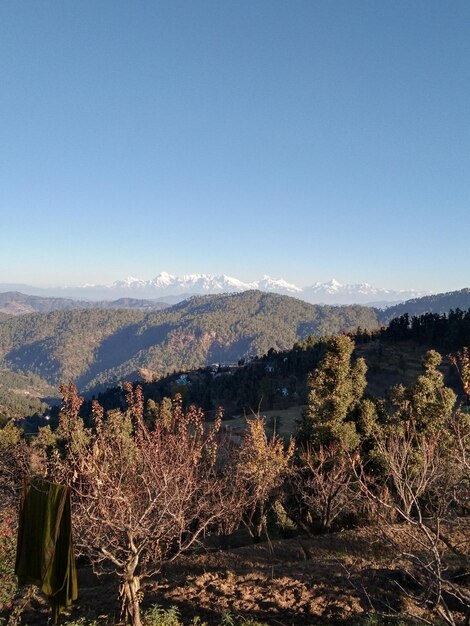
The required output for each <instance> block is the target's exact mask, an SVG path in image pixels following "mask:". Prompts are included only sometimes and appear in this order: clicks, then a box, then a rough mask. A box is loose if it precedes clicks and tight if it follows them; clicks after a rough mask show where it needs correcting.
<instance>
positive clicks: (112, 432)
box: [53, 385, 241, 626]
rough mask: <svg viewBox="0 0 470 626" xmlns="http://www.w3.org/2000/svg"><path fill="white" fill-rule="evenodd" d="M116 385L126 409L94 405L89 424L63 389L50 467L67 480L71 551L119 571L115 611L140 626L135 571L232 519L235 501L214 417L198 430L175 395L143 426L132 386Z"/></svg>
mask: <svg viewBox="0 0 470 626" xmlns="http://www.w3.org/2000/svg"><path fill="white" fill-rule="evenodd" d="M126 390H127V396H128V404H129V407H130V408H129V410H128V411H127V412H121V411H113V412H110V413H109V414H108V415H107V416H106V417H104V416H103V409H102V408H101V407H100V406H99V405H98V404H97V403H94V405H93V422H94V428H93V430H92V429H86V428H84V426H83V423H82V422H81V420H80V418H79V417H78V409H79V407H80V399H79V398H78V396H77V394H76V390H74V389H73V388H70V387H69V388H67V389H65V391H66V394H65V403H64V406H63V410H62V413H61V418H60V420H61V425H60V429H59V431H60V433H61V435H62V437H63V445H64V451H63V454H62V455H60V453H59V452H56V454H55V457H54V462H53V473H54V475H55V476H57V477H60V478H61V479H62V480H63V481H65V482H66V483H68V484H69V485H70V486H71V488H72V501H73V516H74V524H75V529H76V536H77V547H78V549H79V550H80V552H81V553H84V554H86V555H88V556H89V558H90V559H91V561H92V564H93V566H94V568H95V571H97V572H105V571H111V572H114V573H116V574H117V575H118V576H119V579H120V598H121V607H122V612H123V616H124V618H125V619H126V620H128V621H131V623H132V624H133V625H134V626H140V624H141V619H140V608H139V603H140V600H141V581H142V579H143V578H144V577H147V576H150V575H153V574H155V573H157V572H158V571H159V570H160V568H161V565H162V563H163V562H164V561H165V560H172V559H174V558H176V557H177V556H178V555H179V554H180V553H181V552H183V551H185V550H188V549H189V548H191V546H193V545H194V544H195V542H197V541H198V539H199V538H201V536H202V535H203V534H204V533H205V532H209V531H212V530H217V528H218V527H219V525H220V523H221V522H222V521H223V520H224V519H225V518H226V517H227V516H232V517H233V515H234V508H236V506H237V500H236V498H235V497H230V493H232V492H233V483H232V481H231V480H230V477H229V476H227V474H226V473H225V472H224V471H223V469H221V468H220V466H219V465H218V463H217V460H218V448H219V442H218V437H217V434H218V431H219V427H220V415H219V417H218V418H217V419H216V421H215V423H214V424H213V426H212V427H211V428H206V427H205V424H204V421H203V413H202V411H200V410H198V409H196V408H195V407H191V408H190V409H189V410H188V411H183V409H182V406H181V398H179V397H176V398H175V400H174V401H173V402H172V404H171V407H168V406H167V405H168V403H167V404H165V406H163V405H161V407H160V412H161V415H160V416H159V417H158V419H157V420H156V422H155V426H154V428H153V430H150V429H149V428H148V427H147V426H146V424H145V423H144V420H143V417H142V413H143V402H142V393H141V390H140V388H139V387H137V389H136V390H135V391H134V390H133V389H132V387H131V386H130V385H127V387H126ZM240 502H241V500H240Z"/></svg>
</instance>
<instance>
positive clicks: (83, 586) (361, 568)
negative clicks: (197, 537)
mask: <svg viewBox="0 0 470 626" xmlns="http://www.w3.org/2000/svg"><path fill="white" fill-rule="evenodd" d="M450 530H451V532H452V536H453V539H454V540H456V541H457V542H458V543H459V547H460V549H461V550H462V551H464V552H466V554H467V555H468V554H470V518H465V519H463V520H460V521H459V523H457V524H455V525H454V527H453V528H452V529H450ZM379 535H380V532H379V530H378V529H377V528H375V529H374V528H364V529H358V530H351V531H343V532H341V533H336V534H330V535H318V536H316V537H305V536H303V537H297V538H292V539H283V540H276V541H273V542H271V543H260V544H257V545H245V546H241V547H238V548H233V549H226V550H222V549H216V548H214V547H213V545H212V547H211V548H210V549H209V548H207V549H205V550H201V551H200V552H199V553H196V554H191V555H187V556H183V557H180V558H179V559H178V560H177V561H175V562H174V563H171V564H168V565H166V566H165V568H164V570H163V571H162V573H161V575H160V576H159V577H158V578H155V579H153V580H151V581H148V582H147V583H146V584H145V586H144V592H145V593H144V600H143V608H144V609H145V608H146V607H149V606H152V605H153V604H155V603H157V604H159V605H161V606H164V607H169V606H171V605H175V606H177V607H178V609H179V611H180V613H181V615H182V616H183V619H184V621H185V620H188V622H189V621H190V620H191V619H192V618H193V617H194V616H196V615H198V616H200V618H201V619H203V620H206V621H207V622H208V623H209V624H219V623H220V618H221V615H222V614H224V613H225V612H230V613H231V614H232V615H234V616H237V617H239V618H252V619H257V620H259V621H261V622H263V623H266V624H269V625H272V626H294V625H295V626H307V625H314V624H318V625H323V624H330V625H333V624H350V625H353V624H360V623H361V621H362V619H363V618H364V617H365V616H366V615H368V614H371V613H374V612H376V611H377V612H380V613H385V614H386V613H390V612H394V611H396V612H399V613H403V614H404V615H406V614H412V615H421V616H423V615H424V612H423V610H422V609H418V608H417V607H416V606H414V605H413V604H412V603H411V602H410V600H409V599H408V598H407V596H406V594H404V593H403V592H402V591H401V589H400V586H401V585H403V586H406V585H407V584H409V581H407V580H406V575H405V574H404V573H403V568H402V567H401V565H402V564H401V563H400V560H399V559H397V558H394V555H393V554H392V553H391V551H390V549H389V548H388V547H387V545H386V544H385V543H384V542H383V541H382V540H381V539H379ZM396 538H397V539H399V540H400V541H403V542H404V544H405V542H406V538H405V537H404V536H403V533H402V531H401V530H400V528H399V527H397V531H396ZM464 566H465V564H464V563H462V562H458V561H455V560H452V558H449V567H451V568H454V569H455V570H456V571H462V568H463V567H464ZM467 566H468V560H467ZM467 569H468V567H467ZM79 579H80V580H79V582H80V597H79V600H78V601H77V602H76V604H75V606H74V607H73V609H72V610H71V613H70V616H69V618H68V619H77V618H78V617H80V616H82V615H85V614H87V615H92V616H95V617H96V616H98V615H103V614H105V615H110V616H114V617H115V618H116V619H118V617H119V616H118V610H117V596H116V589H117V586H116V581H115V580H113V579H112V578H110V577H106V578H104V577H102V578H99V579H97V578H96V577H95V576H93V574H92V573H91V571H90V569H89V568H81V569H80V572H79ZM468 582H469V583H470V577H469V579H468ZM45 617H46V607H45V606H44V603H42V602H39V603H38V602H36V603H35V605H34V606H33V607H32V609H31V610H30V611H28V612H27V613H26V614H25V616H24V618H23V623H25V624H26V623H27V624H29V626H33V625H34V624H44V623H45ZM461 618H462V623H463V619H464V616H463V615H462V616H461ZM61 621H64V620H63V619H62V620H61ZM431 623H434V622H432V621H431ZM436 623H437V622H436Z"/></svg>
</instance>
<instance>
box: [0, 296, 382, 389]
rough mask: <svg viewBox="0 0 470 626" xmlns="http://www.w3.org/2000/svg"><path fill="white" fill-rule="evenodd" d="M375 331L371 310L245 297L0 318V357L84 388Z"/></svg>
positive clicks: (20, 368) (50, 379) (13, 365)
mask: <svg viewBox="0 0 470 626" xmlns="http://www.w3.org/2000/svg"><path fill="white" fill-rule="evenodd" d="M377 325H378V320H377V313H376V311H375V310H374V309H371V308H367V307H362V306H344V307H334V306H319V305H310V304H307V303H305V302H302V301H300V300H296V299H295V298H290V297H287V296H279V295H275V294H266V293H261V292H259V291H249V292H244V293H241V294H234V295H220V296H201V297H195V298H192V299H191V300H188V301H185V302H182V303H180V304H178V305H176V306H174V307H171V308H168V309H165V310H163V311H161V312H156V313H144V312H141V311H132V310H72V311H54V312H51V313H46V314H38V313H36V314H30V315H22V316H17V317H11V316H10V317H6V318H2V319H0V359H1V360H2V362H3V364H4V366H6V367H8V368H9V369H11V370H13V371H28V372H33V373H35V374H36V375H38V376H40V377H41V378H43V379H44V380H46V381H47V382H48V383H50V384H53V385H57V384H58V383H60V382H61V381H66V380H74V381H76V382H77V384H78V386H79V388H80V389H83V390H84V389H91V388H93V387H95V386H96V385H103V386H105V385H109V384H113V383H115V382H119V381H120V380H122V379H124V378H129V377H130V378H133V377H134V378H136V377H142V376H144V377H145V376H147V377H151V378H153V377H159V376H162V375H164V374H166V373H168V372H171V371H173V370H175V369H176V370H182V369H191V368H195V367H200V366H203V365H206V364H209V363H212V362H221V361H229V362H233V361H237V360H238V359H240V358H241V357H245V356H248V355H250V354H263V353H265V352H267V351H268V350H269V349H270V348H274V349H276V350H283V349H286V348H290V347H291V346H292V345H293V344H294V342H295V341H297V340H299V339H303V338H305V337H306V336H308V335H311V334H314V335H317V336H325V335H331V334H334V333H337V332H340V331H343V330H350V329H354V328H356V327H357V326H361V327H363V328H370V329H373V328H376V327H377Z"/></svg>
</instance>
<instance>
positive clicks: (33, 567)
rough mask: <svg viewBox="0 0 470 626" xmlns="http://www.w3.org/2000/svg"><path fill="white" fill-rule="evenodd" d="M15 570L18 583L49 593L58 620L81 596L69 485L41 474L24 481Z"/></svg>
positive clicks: (53, 612)
mask: <svg viewBox="0 0 470 626" xmlns="http://www.w3.org/2000/svg"><path fill="white" fill-rule="evenodd" d="M15 573H16V575H17V576H18V584H19V585H36V586H38V587H40V588H41V590H42V591H43V592H44V593H45V594H46V596H47V598H48V601H49V604H50V606H51V609H52V619H53V621H54V623H56V622H57V618H58V616H59V613H60V612H61V611H63V610H64V609H65V608H66V607H67V606H69V605H70V604H72V601H73V600H76V599H77V597H78V586H77V572H76V569H75V557H74V552H73V542H72V518H71V506H70V489H69V488H68V487H66V486H65V485H57V484H55V483H50V482H48V481H46V480H42V479H40V478H33V479H32V480H31V481H29V482H28V483H26V484H25V486H24V489H23V493H22V496H21V502H20V515H19V524H18V544H17V552H16V565H15Z"/></svg>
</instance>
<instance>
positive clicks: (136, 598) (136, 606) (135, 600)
mask: <svg viewBox="0 0 470 626" xmlns="http://www.w3.org/2000/svg"><path fill="white" fill-rule="evenodd" d="M134 571H135V568H133V569H132V571H131V570H130V569H129V570H128V571H127V572H126V574H125V575H124V576H123V578H122V582H121V585H120V594H119V595H120V597H121V618H122V619H124V621H125V622H126V623H127V624H132V626H142V621H141V619H140V593H139V592H140V577H139V576H135V575H134Z"/></svg>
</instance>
